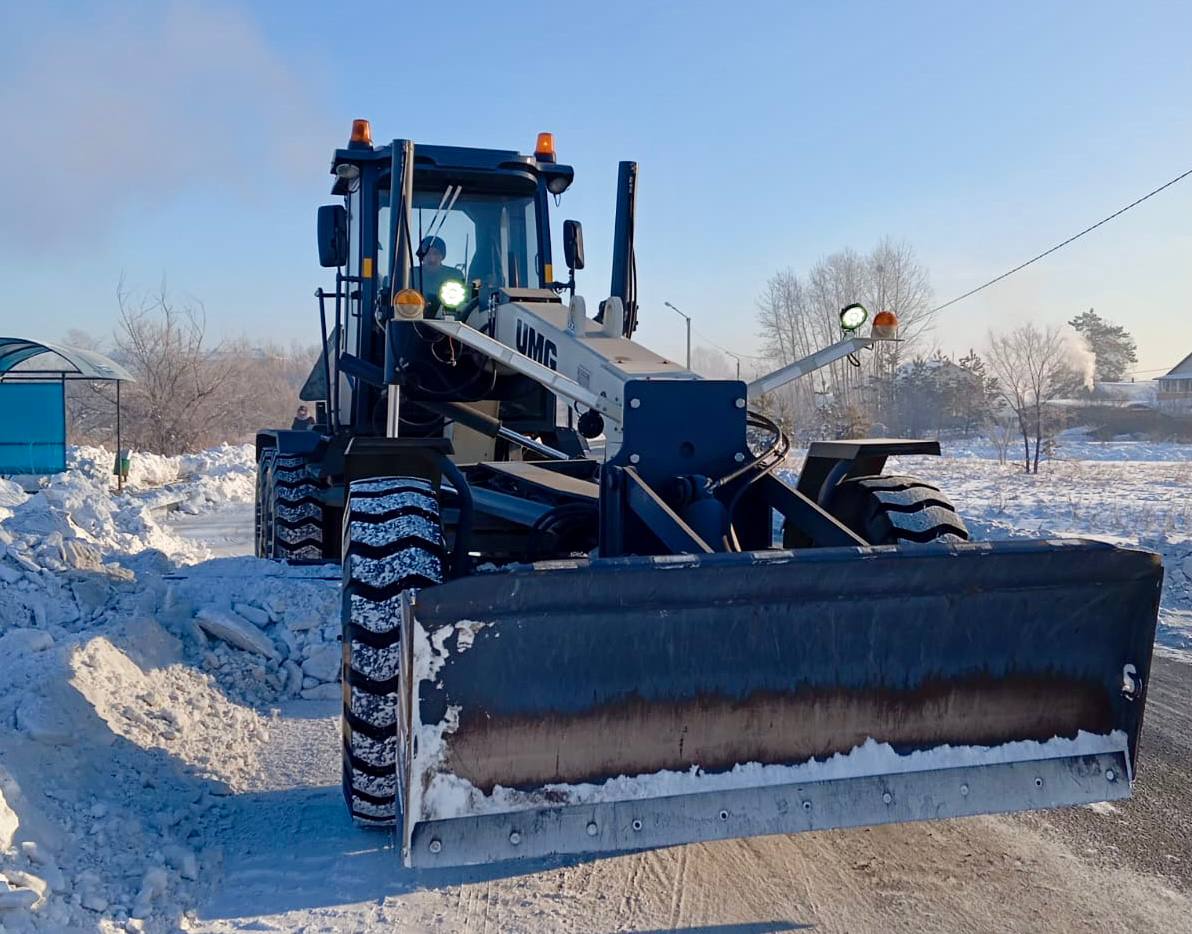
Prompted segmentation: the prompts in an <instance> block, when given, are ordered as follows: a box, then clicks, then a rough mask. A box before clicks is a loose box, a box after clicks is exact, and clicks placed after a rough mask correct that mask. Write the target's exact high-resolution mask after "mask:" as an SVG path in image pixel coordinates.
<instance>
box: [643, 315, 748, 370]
mask: <svg viewBox="0 0 1192 934" xmlns="http://www.w3.org/2000/svg"><path fill="white" fill-rule="evenodd" d="M662 304H664V305H665V306H666V307H667V308H669V309H670V310H671V311H673V312H674V313H675V314H677V315H680V316H681V317H682V318H683V320H684V321H686V322H687V369H689V370H690V369H691V315H686V314H683V312H681V311H679V309H678V308H676V307H675V306H674V305H672V304H671V303H670V302H663V303H662ZM740 369H741V364H740V363H738V364H737V370H738V375H739V374H740Z"/></svg>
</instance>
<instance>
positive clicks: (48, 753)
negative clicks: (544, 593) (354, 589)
mask: <svg viewBox="0 0 1192 934" xmlns="http://www.w3.org/2000/svg"><path fill="white" fill-rule="evenodd" d="M945 448H946V450H947V451H948V456H946V457H944V458H901V459H898V460H897V461H896V462H895V463H892V464H891V469H892V470H895V471H903V472H908V473H916V474H918V475H920V476H923V477H924V478H925V479H928V480H930V481H934V482H936V483H937V484H938V485H939V486H940V487H941V488H942V489H943V490H945V491H946V492H947V493H948V494H949V495H950V497H951V498H952V499H953V500H954V501H955V502H956V503H957V504H958V506H959V508H960V511H961V513H962V515H963V517H964V519H965V520H966V522H967V523H968V524H969V527H970V529H971V530H972V531H973V533H974V537H976V538H1005V537H1019V536H1032V537H1033V536H1038V535H1053V534H1054V535H1067V534H1077V535H1095V536H1101V537H1106V536H1108V537H1110V538H1111V539H1113V540H1115V541H1119V542H1122V543H1132V544H1139V545H1142V546H1144V547H1147V548H1151V549H1154V550H1156V551H1159V552H1161V553H1162V554H1163V556H1164V561H1165V564H1166V568H1167V572H1166V582H1165V586H1164V593H1163V607H1162V619H1161V625H1160V642H1161V643H1162V644H1163V645H1165V646H1167V647H1168V649H1169V650H1170V651H1173V652H1176V653H1180V652H1181V650H1188V649H1192V516H1190V514H1189V506H1188V503H1189V497H1188V495H1187V491H1188V489H1189V485H1190V484H1192V447H1189V446H1179V445H1171V444H1154V443H1138V442H1111V443H1109V444H1104V445H1103V444H1095V443H1089V442H1084V441H1081V440H1080V439H1079V438H1078V437H1074V436H1068V437H1066V438H1064V439H1062V444H1061V446H1060V448H1059V450H1058V452H1057V456H1056V457H1054V458H1052V459H1050V460H1048V461H1046V462H1045V463H1044V465H1043V467H1042V470H1041V472H1040V473H1039V474H1038V475H1037V476H1035V475H1027V474H1025V473H1023V472H1022V471H1021V468H1018V467H1015V466H1014V465H1013V464H1007V465H1002V464H999V463H997V461H996V459H995V458H994V457H993V456H992V452H991V450H990V449H989V448H988V446H983V445H982V444H980V443H965V442H958V443H956V444H954V445H948V444H945ZM1013 456H1015V452H1014V451H1011V457H1013ZM111 464H112V458H111V454H110V453H109V452H105V451H103V450H100V449H96V448H76V449H73V450H72V451H71V456H70V469H69V470H68V471H67V472H66V473H64V474H59V475H56V476H54V477H51V478H43V479H39V478H32V477H19V478H8V479H3V478H0V659H2V660H3V661H2V663H0V930H5V931H25V930H35V931H55V932H57V931H103V932H113V931H142V930H143V931H175V930H180V929H181V930H228V929H230V928H229V927H228V925H232V926H233V927H238V926H240V925H242V924H248V925H250V926H251V925H253V924H255V923H257V922H254V921H253V919H254V918H258V917H262V916H263V915H265V914H270V913H272V912H280V911H287V912H291V914H289V915H287V918H288V919H289V921H288V922H287V923H292V922H293V918H294V915H293V913H292V912H293V911H295V910H298V911H299V912H301V911H305V910H306V909H305V908H301V907H299V908H295V907H294V906H301V905H302V904H307V905H311V906H315V905H323V906H327V905H332V904H334V905H344V904H347V903H348V902H351V901H359V902H361V903H362V904H367V903H368V902H369V901H370V899H372V898H374V897H375V896H376V893H377V892H383V891H385V892H389V893H392V892H394V891H395V889H394V884H395V883H394V882H393V880H394V879H395V878H398V877H397V876H396V875H395V874H396V873H398V869H397V868H396V863H397V862H398V857H397V855H396V853H395V852H394V851H393V850H392V848H391V843H390V844H387V843H386V841H385V840H384V839H380V842H379V843H378V839H379V838H378V837H377V836H376V835H371V836H370V835H367V834H361V833H360V832H358V831H356V830H354V829H353V828H352V827H351V825H350V824H349V823H348V821H347V819H346V817H345V816H344V815H343V811H342V807H341V805H340V803H339V800H338V798H339V789H338V787H337V785H338V779H339V776H338V767H339V766H338V748H337V740H336V731H337V726H336V722H337V716H338V706H339V703H338V698H339V696H340V686H339V684H338V679H339V670H340V664H341V649H340V644H339V642H338V634H339V621H338V615H339V572H338V569H336V568H333V567H327V566H302V567H287V566H282V565H277V564H273V563H269V562H265V561H260V560H257V559H255V558H252V557H249V556H248V554H249V553H250V552H251V533H252V529H251V523H252V503H253V496H254V463H253V450H252V447H251V446H248V445H243V446H224V447H221V448H218V449H214V450H211V451H207V452H204V453H202V454H198V455H190V456H183V457H158V456H155V455H149V454H140V453H134V455H133V459H132V472H131V474H130V477H129V482H128V484H127V486H126V488H125V490H124V491H123V492H121V493H117V492H116V489H115V478H114V477H112V476H111ZM792 466H795V467H797V464H793V465H792ZM466 625H467V626H477V625H481V624H476V623H467V624H466ZM469 631H470V630H469ZM869 752H873V751H872V750H870V751H869ZM625 781H628V782H632V781H634V779H632V778H628V779H625ZM287 867H288V868H287ZM287 873H293V875H287ZM319 873H323V874H324V875H328V876H330V877H333V878H334V879H335V880H337V881H336V884H337V885H338V886H339V888H338V889H336V895H335V898H334V899H333V900H332V901H328V900H327V899H328V898H329V897H330V896H318V898H316V897H315V895H313V894H311V892H307V894H305V895H304V894H302V892H303V891H306V888H305V887H310V886H314V887H316V888H322V887H323V885H324V882H323V880H322V879H321V878H310V877H309V876H310V875H311V874H314V875H318V874H319ZM411 885H412V883H411V882H410V881H409V880H406V881H404V882H401V883H400V884H399V885H398V889H400V890H401V891H409V888H410V886H411ZM280 892H284V893H286V895H285V897H284V898H283V897H281V896H279V895H278V893H280ZM311 910H312V911H314V910H319V909H317V908H315V907H312V908H311ZM322 910H326V909H325V908H324V909H322ZM366 916H367V910H364V909H362V911H361V913H360V915H359V917H360V918H365V917H366ZM261 923H263V922H261ZM353 923H354V922H353ZM258 929H267V928H258Z"/></svg>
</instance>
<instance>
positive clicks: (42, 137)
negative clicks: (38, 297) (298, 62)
mask: <svg viewBox="0 0 1192 934" xmlns="http://www.w3.org/2000/svg"><path fill="white" fill-rule="evenodd" d="M47 7H48V5H47ZM22 32H23V33H24V34H23V35H21V36H20V40H21V41H20V45H19V52H17V53H16V54H6V58H7V63H6V64H3V65H0V126H3V128H4V131H5V132H4V136H5V137H6V140H7V142H6V144H5V145H4V146H3V147H0V243H5V242H6V241H7V242H9V243H10V244H12V245H14V246H16V247H17V248H18V249H20V248H22V247H24V248H28V249H29V250H31V251H37V250H42V249H45V248H48V247H51V246H59V245H63V244H68V243H72V242H75V243H78V242H94V241H96V240H97V239H102V238H103V237H104V235H105V234H106V233H107V231H109V230H110V229H111V228H112V226H113V225H114V224H115V223H116V222H117V221H118V220H119V219H120V218H121V217H122V216H125V215H126V213H130V212H135V211H137V210H143V209H146V208H152V206H153V205H154V204H156V203H160V202H162V201H163V200H168V199H171V198H173V197H175V196H177V195H179V194H181V193H183V192H185V191H188V190H194V189H202V188H203V187H206V186H209V185H210V184H211V183H213V182H216V183H218V184H219V185H220V186H221V187H223V186H227V184H228V183H229V182H231V183H233V185H248V184H251V183H252V182H254V181H257V180H262V179H265V180H267V179H269V178H270V177H271V176H276V175H277V174H278V173H282V174H293V175H297V174H298V173H309V172H310V167H311V165H312V164H317V162H313V161H312V159H314V158H316V156H315V155H314V154H316V153H317V154H318V156H317V158H322V157H323V156H325V155H326V148H327V147H326V139H327V138H328V136H327V129H328V128H327V123H326V120H325V119H323V118H321V117H320V116H318V115H317V105H314V104H312V103H311V101H312V99H313V95H312V92H311V88H310V87H308V86H307V79H306V78H305V77H304V76H303V75H302V74H300V73H299V71H298V69H297V68H295V67H294V66H293V65H292V64H291V63H289V62H287V61H285V60H284V58H283V57H282V56H281V55H280V54H279V52H278V51H277V50H276V49H275V48H274V47H273V46H272V45H271V44H270V42H269V41H268V40H267V38H266V37H265V36H264V35H263V34H262V33H261V31H260V30H259V28H258V27H257V26H256V25H255V24H254V23H253V22H252V21H250V20H249V19H248V18H247V17H245V16H244V15H242V14H240V13H237V12H235V11H231V10H228V9H226V8H221V7H219V6H217V5H213V4H202V5H200V4H197V3H177V4H172V5H168V6H167V5H162V6H160V7H159V6H155V5H152V4H147V5H137V6H136V7H135V8H128V9H123V10H122V9H118V8H117V7H115V6H111V7H105V8H104V11H103V12H102V13H92V14H90V18H88V16H87V14H81V15H78V16H74V17H67V16H63V15H60V14H58V15H53V14H51V13H49V12H45V13H41V14H39V22H38V23H37V24H35V25H34V26H33V27H32V28H28V29H24V30H22ZM10 48H11V46H10Z"/></svg>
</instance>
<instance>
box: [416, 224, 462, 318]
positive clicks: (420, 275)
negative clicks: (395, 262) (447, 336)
mask: <svg viewBox="0 0 1192 934" xmlns="http://www.w3.org/2000/svg"><path fill="white" fill-rule="evenodd" d="M418 252H419V253H420V254H421V256H422V267H421V269H420V270H417V269H416V270H415V281H416V282H417V284H418V285H419V286H420V288H421V291H422V295H423V297H424V298H425V299H426V300H427V302H429V303H430V304H431V305H436V304H438V303H439V301H440V290H441V289H442V288H443V284H444V283H446V282H458V283H459V284H460V286H461V288H462V286H463V282H464V276H463V273H461V272H460V271H459V270H458V269H456V268H455V267H454V266H447V265H445V264H444V263H443V259H444V258H445V257H446V256H447V244H446V243H444V242H443V238H442V237H426V238H424V239H423V241H422V245H421V248H420V249H419V251H418ZM460 294H461V295H462V294H463V293H462V291H461V293H460Z"/></svg>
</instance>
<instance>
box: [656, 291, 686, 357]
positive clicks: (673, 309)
mask: <svg viewBox="0 0 1192 934" xmlns="http://www.w3.org/2000/svg"><path fill="white" fill-rule="evenodd" d="M662 304H664V305H665V306H666V307H667V308H669V309H670V310H671V311H673V312H674V313H675V314H677V315H681V316H682V318H683V320H684V321H686V322H687V369H689V370H690V369H691V315H686V314H683V312H681V311H679V309H678V308H676V307H675V306H674V305H672V304H671V303H670V302H663V303H662Z"/></svg>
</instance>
